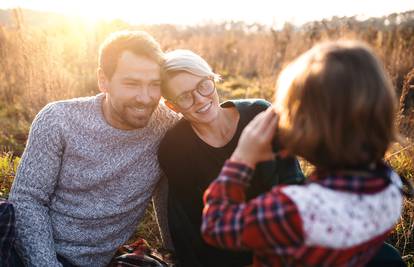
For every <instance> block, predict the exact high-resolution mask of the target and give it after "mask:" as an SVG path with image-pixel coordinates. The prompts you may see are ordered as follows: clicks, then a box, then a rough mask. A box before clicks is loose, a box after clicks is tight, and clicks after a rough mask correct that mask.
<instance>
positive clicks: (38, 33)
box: [0, 0, 414, 267]
mask: <svg viewBox="0 0 414 267" xmlns="http://www.w3.org/2000/svg"><path fill="white" fill-rule="evenodd" d="M124 29H137V30H145V31H147V32H149V33H150V34H151V35H153V36H154V37H155V38H156V39H157V40H158V41H159V42H160V43H161V46H162V48H163V49H164V50H165V51H168V50H172V49H176V48H185V49H191V50H193V51H195V52H196V53H199V54H200V55H201V56H203V57H204V58H205V59H206V60H207V61H208V62H209V63H210V65H211V66H212V67H213V69H214V71H215V72H216V73H219V74H221V75H222V76H223V81H222V82H221V83H220V84H219V85H218V88H219V94H220V96H221V100H226V99H229V98H256V97H260V98H265V99H267V100H269V101H271V100H272V93H273V88H274V84H275V81H276V79H277V76H278V74H279V72H280V71H281V69H282V68H283V67H284V66H286V64H287V63H289V62H290V61H291V60H292V59H293V58H295V57H296V56H298V55H299V54H300V53H302V52H304V51H305V50H307V49H309V48H310V47H312V46H313V45H314V44H315V43H317V42H320V41H324V40H336V39H350V38H351V39H359V40H362V41H365V42H367V43H369V44H370V45H371V46H372V47H373V49H374V51H375V52H376V53H377V55H378V56H379V57H380V58H381V59H382V61H383V63H384V65H385V68H386V69H387V71H388V73H389V75H390V76H391V78H392V81H393V84H394V87H395V90H396V92H397V94H398V96H399V100H400V110H399V119H398V127H399V128H400V131H401V133H402V134H403V136H404V138H403V141H402V142H401V143H396V144H394V145H393V146H392V147H391V148H390V151H389V152H388V153H387V156H386V161H387V162H389V163H390V164H391V165H392V166H393V167H394V168H395V169H396V170H397V171H398V172H399V174H401V175H404V176H405V177H406V178H407V179H409V180H411V181H414V178H413V176H414V166H413V162H412V159H413V158H414V146H413V144H414V141H413V139H414V2H413V1H412V0H409V1H407V0H405V1H404V0H394V1H386V2H385V1H373V0H348V1H325V0H314V1H301V0H289V1H286V2H285V3H283V4H279V5H278V4H277V3H276V1H265V0H255V1H241V0H240V1H224V0H221V1H218V0H210V1H203V2H202V1H195V0H193V1H189V0H175V1H161V0H152V1H147V2H141V1H127V0H118V1H111V2H110V3H99V2H95V1H82V2H81V1H79V0H72V1H69V2H66V1H65V2H63V1H50V0H49V1H47V0H38V1H29V0H26V1H17V0H16V1H8V0H2V1H1V2H0V197H7V195H8V192H9V188H10V185H11V183H12V181H13V177H14V174H15V171H16V167H17V165H18V161H19V157H20V156H21V154H22V152H23V149H24V146H25V142H26V139H27V134H28V131H29V127H30V123H31V121H32V120H33V118H34V116H35V115H36V113H37V112H38V111H39V110H40V109H41V108H42V107H43V106H44V105H45V104H46V103H48V102H51V101H55V100H60V99H67V98H72V97H78V96H88V95H95V94H97V93H98V89H97V82H96V67H97V55H98V48H99V45H100V43H101V42H102V41H103V39H104V38H105V37H106V36H107V35H108V34H109V33H111V32H113V31H117V30H124ZM301 163H302V166H303V167H304V169H305V172H306V171H308V170H309V169H310V168H312V166H310V165H309V164H307V163H306V162H304V161H302V162H301ZM413 230H414V202H413V201H406V203H405V211H404V215H403V217H402V220H401V222H400V223H399V224H398V225H397V227H396V229H395V231H394V233H393V235H392V237H391V238H390V240H389V241H390V242H391V243H393V244H394V245H396V246H397V247H398V249H399V250H400V251H401V253H402V254H403V256H404V259H405V260H406V262H407V263H408V266H411V267H412V266H414V260H413V255H414V241H413V236H414V233H413ZM137 235H141V236H142V235H143V236H145V237H147V238H148V239H150V241H151V242H153V243H154V244H159V235H158V233H157V232H156V228H154V218H153V212H152V210H150V209H149V211H148V214H147V217H146V219H145V222H144V224H142V225H141V226H140V228H139V229H138V231H137Z"/></svg>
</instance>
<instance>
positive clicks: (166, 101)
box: [164, 98, 180, 113]
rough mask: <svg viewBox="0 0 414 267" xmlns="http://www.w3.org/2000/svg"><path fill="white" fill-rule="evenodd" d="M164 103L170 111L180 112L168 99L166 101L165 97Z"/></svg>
mask: <svg viewBox="0 0 414 267" xmlns="http://www.w3.org/2000/svg"><path fill="white" fill-rule="evenodd" d="M164 104H165V105H166V106H167V107H168V108H169V109H171V110H172V111H174V112H176V113H180V112H179V111H178V110H177V108H176V107H175V106H174V104H173V103H171V102H170V101H168V100H167V99H165V98H164Z"/></svg>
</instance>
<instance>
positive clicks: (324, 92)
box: [275, 41, 396, 168]
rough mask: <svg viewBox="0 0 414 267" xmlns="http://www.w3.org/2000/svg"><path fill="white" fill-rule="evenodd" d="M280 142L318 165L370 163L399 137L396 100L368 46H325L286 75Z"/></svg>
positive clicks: (280, 92) (280, 91) (279, 101)
mask: <svg viewBox="0 0 414 267" xmlns="http://www.w3.org/2000/svg"><path fill="white" fill-rule="evenodd" d="M275 109H276V111H277V112H278V114H279V116H280V119H279V129H278V133H277V135H278V136H279V137H280V142H281V143H282V144H283V146H284V147H285V148H286V149H287V150H288V151H289V152H290V153H292V154H296V155H300V156H302V157H304V158H305V159H306V160H308V161H310V162H311V163H313V164H315V165H316V166H318V167H324V168H341V167H350V166H357V165H363V164H368V163H371V162H374V161H377V160H379V159H381V158H382V157H383V156H384V153H385V151H386V150H387V148H388V146H389V144H390V142H391V141H393V140H394V139H395V138H396V130H395V125H394V124H395V123H394V122H395V113H396V96H395V92H394V90H393V88H392V85H391V82H390V80H389V78H388V77H387V75H386V73H385V71H384V69H383V67H382V65H381V63H380V61H379V60H378V59H377V58H376V57H375V55H374V54H373V52H372V51H371V50H370V49H369V48H368V47H367V46H365V45H364V44H361V43H358V42H350V41H339V42H330V43H323V44H320V45H317V46H315V47H314V48H312V49H311V50H309V51H307V52H306V53H304V54H302V55H301V56H300V57H298V58H297V59H296V60H295V61H293V62H292V63H291V64H289V66H287V68H286V69H284V70H283V72H282V73H281V75H280V77H279V79H278V82H277V85H276V94H275Z"/></svg>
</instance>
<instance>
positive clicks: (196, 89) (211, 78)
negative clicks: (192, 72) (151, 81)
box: [168, 76, 216, 110]
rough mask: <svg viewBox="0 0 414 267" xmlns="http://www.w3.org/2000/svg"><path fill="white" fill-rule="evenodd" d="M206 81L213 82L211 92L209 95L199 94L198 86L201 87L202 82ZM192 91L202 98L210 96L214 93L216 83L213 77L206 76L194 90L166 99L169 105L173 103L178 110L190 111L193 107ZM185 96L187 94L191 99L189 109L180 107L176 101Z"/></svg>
mask: <svg viewBox="0 0 414 267" xmlns="http://www.w3.org/2000/svg"><path fill="white" fill-rule="evenodd" d="M206 80H210V81H212V82H213V89H212V90H211V92H210V93H208V94H202V93H201V92H200V85H201V83H203V82H204V81H206ZM194 91H197V93H199V94H200V95H202V96H210V95H211V94H213V93H214V91H216V81H215V80H214V77H212V76H207V77H204V78H203V79H201V80H200V81H199V82H198V83H197V85H196V87H195V88H194V89H192V90H189V91H186V92H184V93H182V94H180V95H178V96H176V97H174V99H168V101H170V102H171V103H173V104H174V105H176V106H178V107H180V109H182V110H188V109H190V108H191V107H192V106H193V105H194V102H195V101H194V95H193V93H194ZM186 94H189V95H191V98H192V103H191V105H190V106H189V107H187V108H186V107H182V106H181V105H180V104H178V101H177V99H178V98H180V97H182V96H183V95H186Z"/></svg>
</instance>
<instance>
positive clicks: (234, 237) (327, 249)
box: [202, 161, 401, 266]
mask: <svg viewBox="0 0 414 267" xmlns="http://www.w3.org/2000/svg"><path fill="white" fill-rule="evenodd" d="M252 173H253V170H252V169H250V168H249V167H247V166H246V165H243V164H241V163H237V162H232V161H226V163H225V165H224V167H223V169H222V171H221V173H220V175H219V177H218V179H216V180H215V181H214V182H213V183H212V184H211V185H210V186H209V188H208V189H207V190H206V192H205V194H204V204H205V207H204V210H203V225H202V234H203V237H204V239H205V240H206V242H208V243H209V244H211V245H215V246H219V247H223V248H228V249H238V250H240V249H250V250H253V252H254V266H364V265H365V263H367V262H368V261H369V259H370V258H371V257H372V256H373V255H374V254H375V252H376V251H377V249H378V248H379V247H380V246H381V245H382V243H383V242H384V240H385V239H386V237H387V235H388V233H389V231H390V230H391V229H392V226H393V224H394V223H395V222H396V221H397V219H398V217H399V216H398V212H397V213H396V214H395V216H394V217H397V218H394V217H393V218H394V219H390V220H391V221H390V222H389V227H388V226H387V228H386V229H385V230H384V228H382V229H383V230H375V228H374V230H373V231H374V232H375V231H377V232H378V233H377V234H375V235H370V236H368V238H365V239H364V240H362V241H361V242H356V241H355V242H354V243H352V244H351V245H349V243H348V245H341V244H339V243H338V242H336V243H335V241H334V242H332V243H333V245H332V244H330V239H329V236H328V234H330V231H331V232H334V231H335V230H334V229H340V228H335V225H334V226H333V228H332V229H330V227H328V228H326V231H327V232H326V233H325V232H320V231H318V230H316V231H315V230H313V232H312V229H313V228H312V227H311V228H309V227H307V226H308V225H306V224H312V222H313V217H312V216H314V215H313V214H310V215H309V216H307V219H305V218H304V217H303V216H304V215H303V214H306V213H307V209H306V208H304V209H300V208H299V206H300V205H299V204H300V201H299V202H298V201H296V202H295V201H294V199H293V198H292V197H293V196H295V195H294V194H293V193H292V194H290V193H287V192H293V191H294V190H299V192H300V194H297V195H296V196H297V198H296V199H300V198H301V197H302V195H306V194H307V192H308V191H310V190H311V187H309V186H310V185H313V187H312V188H317V189H318V190H319V188H322V189H321V190H328V191H326V192H328V193H329V194H332V193H333V194H334V196H335V194H338V195H339V194H340V192H342V193H344V192H345V193H351V194H348V195H351V197H354V199H355V195H356V196H357V197H356V199H357V200H358V199H360V198H361V196H375V195H376V194H379V193H381V192H385V191H387V190H385V189H387V188H388V189H392V188H390V186H393V183H391V180H392V179H391V178H390V174H391V173H393V171H392V170H391V169H390V168H388V167H386V166H385V165H381V164H380V166H379V167H378V168H377V169H376V170H374V171H369V172H368V171H365V172H364V174H362V175H361V173H360V172H355V173H334V174H330V173H323V172H315V173H313V174H312V175H311V176H310V178H309V182H308V183H307V184H306V185H303V186H291V185H287V186H275V187H274V188H273V189H272V191H270V192H268V193H266V194H263V195H261V196H259V197H257V198H255V199H253V200H251V201H249V202H248V203H246V202H245V189H246V187H247V186H248V185H249V180H250V179H251V177H252ZM367 173H368V176H367ZM315 185H317V187H315ZM394 189H395V188H394ZM387 192H388V191H387ZM388 196H390V199H392V200H395V201H394V202H393V203H395V204H394V206H393V208H392V209H393V210H395V207H398V206H399V207H400V208H401V194H400V192H399V191H398V190H397V189H395V190H394V191H392V192H390V194H388ZM317 197H318V196H315V197H314V195H312V198H317ZM294 198H295V197H294ZM381 198H382V196H381ZM321 201H323V199H321ZM321 203H322V202H321ZM332 203H334V204H333V205H336V203H335V201H332V202H330V204H331V205H332ZM369 205H370V204H369ZM369 205H368V207H369ZM320 206H324V204H321V205H320ZM305 207H306V206H305ZM316 207H318V206H316ZM370 208H374V209H375V207H370ZM384 208H388V207H385V206H384ZM315 210H316V213H317V212H318V208H316V209H315ZM350 210H351V213H352V208H351V209H350ZM338 211H339V213H341V210H340V209H339V210H338ZM333 212H336V211H335V210H334V211H333ZM302 215H303V216H302ZM315 216H317V215H315ZM348 216H353V214H350V215H348ZM356 216H357V215H356ZM321 218H322V219H321V221H322V222H323V220H324V218H323V217H321ZM351 218H352V217H351ZM315 221H317V219H315ZM309 222H310V223H309ZM325 223H327V224H328V225H329V221H328V222H326V220H325ZM373 223H374V224H375V225H376V222H373ZM364 226H365V224H364ZM377 227H381V226H380V225H377ZM306 229H310V230H306ZM318 229H319V228H318ZM367 229H369V228H367ZM364 230H365V229H362V231H364ZM306 231H309V233H308V232H306ZM347 231H348V230H347ZM351 231H352V230H351ZM367 231H368V230H367ZM346 234H349V235H350V236H352V233H347V232H346ZM355 236H356V237H355ZM327 237H328V238H327ZM346 237H347V235H345V238H344V241H343V242H345V243H346V242H347V241H348V240H347V238H346ZM353 237H354V238H356V239H358V234H355V233H354V236H353ZM312 238H313V239H315V240H316V241H315V240H311V239H312ZM333 238H335V237H333ZM320 239H321V240H322V241H318V240H320ZM349 239H352V238H351V237H350V238H349ZM318 242H320V243H318ZM324 242H325V243H324ZM337 243H338V244H339V245H338V244H337ZM345 243H343V244H345ZM326 244H330V245H326Z"/></svg>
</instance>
